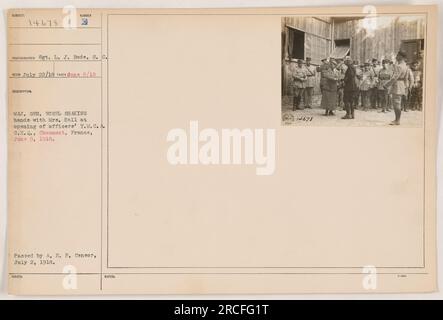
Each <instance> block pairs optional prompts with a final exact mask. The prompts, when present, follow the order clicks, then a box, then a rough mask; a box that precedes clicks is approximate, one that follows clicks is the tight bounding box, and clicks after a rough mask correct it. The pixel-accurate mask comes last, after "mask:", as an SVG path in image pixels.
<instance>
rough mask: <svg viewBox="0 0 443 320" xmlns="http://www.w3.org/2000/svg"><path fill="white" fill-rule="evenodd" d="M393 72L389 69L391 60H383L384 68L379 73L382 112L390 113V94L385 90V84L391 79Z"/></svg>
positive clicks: (379, 94) (379, 95)
mask: <svg viewBox="0 0 443 320" xmlns="http://www.w3.org/2000/svg"><path fill="white" fill-rule="evenodd" d="M391 77H392V70H391V69H390V68H389V60H387V59H383V61H382V68H381V69H380V71H379V72H378V86H377V87H378V89H377V90H378V97H379V99H380V101H379V103H380V105H381V108H382V110H381V112H387V111H388V95H389V92H388V90H387V89H386V88H385V84H386V83H387V82H388V81H389V80H390V79H391Z"/></svg>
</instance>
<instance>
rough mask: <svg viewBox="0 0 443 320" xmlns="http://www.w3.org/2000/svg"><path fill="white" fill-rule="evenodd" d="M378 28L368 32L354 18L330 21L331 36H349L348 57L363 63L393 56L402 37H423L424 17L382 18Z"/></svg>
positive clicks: (343, 37)
mask: <svg viewBox="0 0 443 320" xmlns="http://www.w3.org/2000/svg"><path fill="white" fill-rule="evenodd" d="M381 19H382V20H380V24H379V28H377V29H375V30H374V31H372V32H371V31H368V30H367V29H365V28H363V27H362V25H363V23H364V22H363V20H361V19H356V20H350V21H344V22H336V23H335V24H334V39H335V40H338V39H351V57H352V59H353V60H358V61H359V62H360V63H363V62H364V61H366V60H369V59H372V58H377V59H379V60H380V59H383V58H393V57H395V55H396V53H397V52H398V50H399V49H400V46H401V42H402V40H412V39H424V37H425V19H424V17H404V18H402V17H383V18H381Z"/></svg>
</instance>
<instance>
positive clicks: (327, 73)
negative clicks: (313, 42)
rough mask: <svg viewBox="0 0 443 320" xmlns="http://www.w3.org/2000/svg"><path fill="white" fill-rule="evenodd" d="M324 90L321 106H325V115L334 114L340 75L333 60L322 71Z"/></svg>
mask: <svg viewBox="0 0 443 320" xmlns="http://www.w3.org/2000/svg"><path fill="white" fill-rule="evenodd" d="M322 77H323V79H324V80H323V81H324V83H323V91H322V96H321V107H322V108H325V110H326V111H325V116H333V115H334V110H335V107H336V106H337V83H338V78H339V75H338V73H337V72H336V70H335V62H334V61H333V60H331V61H330V62H329V64H328V66H327V67H326V68H325V69H324V70H323V71H322Z"/></svg>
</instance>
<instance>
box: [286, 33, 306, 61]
mask: <svg viewBox="0 0 443 320" xmlns="http://www.w3.org/2000/svg"><path fill="white" fill-rule="evenodd" d="M289 30H290V33H289V35H290V37H291V38H292V50H291V51H292V52H291V58H292V59H303V60H304V59H305V33H304V32H303V31H300V30H297V29H292V28H291V29H289Z"/></svg>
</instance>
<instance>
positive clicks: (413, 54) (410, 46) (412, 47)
mask: <svg viewBox="0 0 443 320" xmlns="http://www.w3.org/2000/svg"><path fill="white" fill-rule="evenodd" d="M424 43H425V41H424V39H414V40H403V41H402V43H401V50H402V51H404V52H405V53H406V59H407V62H408V63H410V62H413V61H415V60H417V59H418V58H419V54H420V51H422V50H423V49H424Z"/></svg>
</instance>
